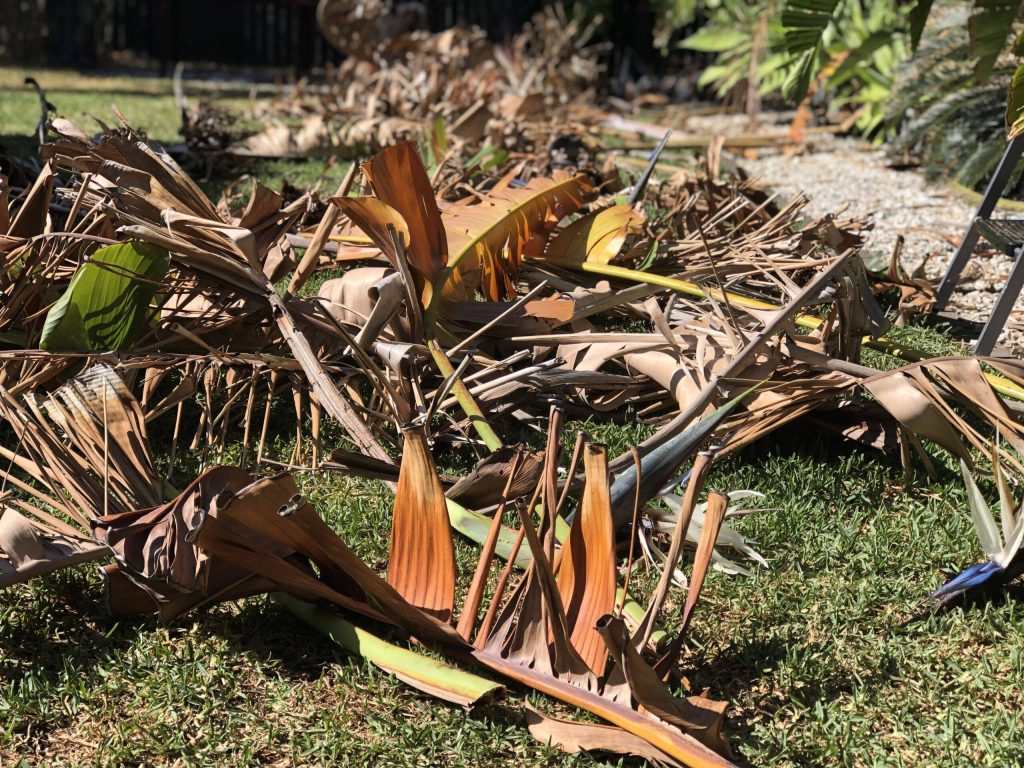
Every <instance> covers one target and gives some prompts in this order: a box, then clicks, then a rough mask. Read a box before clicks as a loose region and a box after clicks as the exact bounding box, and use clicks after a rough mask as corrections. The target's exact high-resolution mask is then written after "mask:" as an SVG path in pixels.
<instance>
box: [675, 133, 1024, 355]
mask: <svg viewBox="0 0 1024 768" xmlns="http://www.w3.org/2000/svg"><path fill="white" fill-rule="evenodd" d="M788 118H789V116H788V115H785V114H783V115H766V116H765V119H764V120H763V121H762V123H761V126H762V129H764V130H770V131H778V130H784V129H785V126H786V125H787V124H788V122H787V121H788ZM686 129H687V130H691V131H693V132H694V133H723V134H726V135H728V134H729V133H745V132H747V131H748V125H747V121H746V117H744V116H741V115H715V116H709V117H701V118H698V117H693V118H690V120H688V121H687V124H686ZM738 162H739V164H740V165H741V166H742V167H743V168H744V169H745V170H746V171H747V172H748V173H749V174H750V175H751V176H753V177H755V178H758V179H760V180H762V182H763V183H764V185H765V186H766V187H767V188H768V189H771V190H774V191H777V192H779V193H780V194H781V195H783V196H786V197H790V196H793V195H796V194H798V193H799V192H803V193H804V194H806V195H807V197H808V198H810V204H809V206H808V208H807V212H808V214H809V215H811V216H819V215H823V214H826V213H830V212H837V211H840V210H842V209H845V210H846V212H847V214H858V215H860V214H867V215H869V216H870V220H871V221H872V222H873V224H874V229H873V230H872V231H871V232H870V234H869V237H868V240H867V243H866V253H865V256H866V257H869V256H871V255H876V254H877V255H883V256H885V257H888V256H889V254H890V253H891V252H892V248H893V245H894V244H895V242H896V237H897V235H900V234H902V235H903V237H904V249H903V257H902V263H903V266H904V267H905V268H906V269H908V270H909V271H913V270H914V269H915V268H917V267H918V266H919V265H921V264H922V263H924V272H925V275H926V276H927V277H928V278H929V279H931V280H932V281H933V282H935V283H936V284H937V283H938V281H939V279H940V278H941V277H942V275H943V274H945V271H946V267H947V266H948V264H949V261H950V259H952V257H953V253H954V252H955V250H956V245H955V244H956V243H958V242H959V240H960V238H961V237H962V236H963V233H964V231H965V230H966V228H967V224H968V222H969V221H970V220H971V217H972V216H973V215H974V211H975V207H976V206H975V205H974V204H971V203H970V202H969V201H967V200H965V199H964V198H963V197H961V196H960V195H958V194H956V193H954V192H952V191H951V190H950V189H948V188H947V187H946V185H945V184H943V183H941V182H939V183H936V182H929V181H927V180H926V179H925V178H924V176H923V175H922V174H921V173H919V172H918V171H915V170H896V169H894V168H890V167H888V166H887V164H886V159H885V156H884V153H883V152H882V151H881V150H880V149H878V148H876V147H873V146H872V145H870V144H868V143H867V142H864V141H861V140H858V139H854V138H847V137H834V136H825V137H815V140H814V141H813V143H812V144H811V145H810V146H809V147H808V148H807V149H806V151H804V152H803V153H802V154H795V155H792V156H787V154H786V153H785V152H782V151H779V150H774V149H768V150H757V151H756V154H755V153H749V154H748V156H746V157H743V158H740V159H739V161H738ZM1017 215H1020V214H1017ZM1011 266H1012V259H1011V258H1010V257H1008V256H1006V255H1004V254H1002V253H994V252H992V251H990V250H984V251H980V252H977V253H975V255H974V257H973V258H972V260H971V261H970V263H969V264H968V266H967V268H966V269H965V270H964V272H963V275H962V276H961V279H960V284H959V286H958V289H957V291H956V292H955V293H954V294H953V298H952V300H951V301H950V304H949V307H948V309H949V311H950V312H955V313H956V314H958V315H959V316H961V317H964V318H967V319H970V320H984V319H986V318H987V317H988V314H989V313H990V312H991V309H992V306H993V305H994V304H995V301H996V299H997V298H998V296H999V290H1000V289H1001V288H1002V286H1003V284H1004V283H1005V281H1006V279H1007V278H1008V277H1009V274H1010V267H1011ZM1007 326H1008V330H1006V331H1004V333H1003V336H1002V337H1001V339H1000V344H1001V345H1003V346H1007V347H1009V348H1011V349H1012V350H1013V351H1014V353H1015V354H1018V355H1019V354H1021V353H1022V352H1024V330H1022V329H1024V299H1018V300H1017V304H1016V306H1015V308H1014V311H1013V313H1012V314H1011V316H1010V320H1009V322H1008V323H1007ZM1014 326H1017V327H1014Z"/></svg>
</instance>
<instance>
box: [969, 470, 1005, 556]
mask: <svg viewBox="0 0 1024 768" xmlns="http://www.w3.org/2000/svg"><path fill="white" fill-rule="evenodd" d="M960 473H961V474H962V475H963V476H964V485H966V486H967V503H968V504H969V505H970V507H971V519H972V520H974V529H975V530H976V531H977V533H978V540H979V541H980V542H981V549H982V551H984V553H985V556H986V557H988V558H989V559H990V560H997V559H998V558H999V555H1000V554H1001V553H1002V549H1003V542H1002V541H1001V540H1000V538H999V528H997V527H996V521H995V518H993V517H992V513H991V512H990V511H989V508H988V504H986V503H985V497H984V496H982V495H981V491H980V490H979V489H978V484H977V483H975V482H974V478H973V477H971V470H970V469H968V467H967V462H965V461H964V460H963V459H960Z"/></svg>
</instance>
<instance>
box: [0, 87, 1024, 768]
mask: <svg viewBox="0 0 1024 768" xmlns="http://www.w3.org/2000/svg"><path fill="white" fill-rule="evenodd" d="M45 74H46V73H43V75H45ZM43 75H39V74H38V73H37V76H38V77H39V79H40V80H41V81H43V82H44V84H45V77H44V76H43ZM21 76H22V75H21V73H19V72H13V71H10V70H8V71H6V72H4V71H0V83H4V82H7V81H10V82H20V80H18V79H17V78H19V77H21ZM5 78H6V80H5ZM59 82H63V83H64V85H63V86H62V87H63V88H71V87H74V86H75V82H74V81H73V80H69V79H68V78H66V77H65V81H59ZM88 84H89V83H85V85H88ZM93 85H95V86H97V87H98V86H99V85H104V86H105V87H107V88H108V89H111V90H108V91H98V90H94V91H93V92H91V93H89V94H84V95H81V94H79V95H76V94H73V93H71V92H70V91H68V92H67V93H64V92H63V91H62V90H60V89H58V90H57V91H55V92H53V93H51V100H52V101H54V102H55V103H57V105H58V107H60V108H61V111H62V112H64V113H65V114H69V115H71V113H72V111H73V110H79V111H84V112H94V113H100V112H102V110H103V109H104V106H103V105H105V104H106V103H108V102H109V101H110V100H111V97H112V96H113V95H117V101H118V103H119V104H120V106H121V107H122V109H123V110H124V111H125V112H126V114H128V116H129V118H131V119H139V120H140V125H142V126H144V127H146V128H147V130H148V131H149V132H150V133H151V135H152V136H154V137H156V138H159V139H161V140H165V141H174V140H175V132H176V129H177V115H176V112H175V111H174V110H173V104H172V103H171V99H170V95H169V93H170V91H169V88H165V87H164V85H161V84H160V82H159V81H155V80H146V81H144V82H139V81H134V80H128V81H125V82H121V81H120V80H117V81H115V82H107V81H102V82H99V81H98V82H97V83H93ZM142 88H146V89H151V90H152V91H153V92H154V95H137V98H138V99H139V101H138V102H134V101H125V100H124V99H126V98H127V97H126V96H124V95H119V94H120V92H121V91H125V90H133V89H134V90H139V89H142ZM113 91H118V94H114V93H113ZM72 97H74V98H72ZM132 98H133V99H134V98H136V96H133V97H132ZM133 110H134V112H133ZM135 115H137V116H138V117H137V118H136V117H135ZM34 121H35V101H34V96H30V95H25V94H20V93H14V94H11V98H7V97H5V99H3V100H0V134H3V135H4V136H7V135H16V134H19V133H22V134H25V135H29V134H31V132H32V130H33V126H34ZM146 121H148V122H146ZM5 142H6V140H5ZM322 169H323V164H322V163H268V164H266V165H264V166H262V167H261V168H257V169H256V170H255V171H254V173H255V175H257V176H259V177H260V178H261V179H263V180H265V181H269V183H271V184H272V185H274V184H278V183H280V181H281V180H282V179H284V178H287V177H289V175H293V176H294V178H295V179H296V180H298V181H299V182H301V180H304V179H308V178H309V176H308V175H306V174H313V175H314V176H315V175H316V174H318V173H319V172H320V171H321V170H322ZM337 170H338V169H329V173H335V171H337ZM341 171H342V172H343V169H341ZM332 178H333V177H332ZM222 183H223V180H222V179H215V180H213V181H212V182H211V184H213V185H216V184H222ZM334 183H335V184H336V183H337V182H336V181H334ZM211 188H213V187H211ZM894 336H895V337H896V338H897V339H898V340H901V341H904V342H907V343H913V344H915V345H916V346H927V347H928V349H929V350H930V351H933V352H934V353H948V352H950V351H954V350H955V349H956V344H955V342H952V341H951V340H949V339H947V338H944V337H941V336H939V335H938V334H935V333H934V332H932V331H928V330H924V329H916V328H910V329H901V330H898V331H896V332H895V333H894ZM865 360H866V361H870V364H873V365H880V366H881V365H888V364H890V363H891V361H890V362H886V360H884V359H882V356H878V355H874V356H873V357H872V356H868V355H866V356H865ZM290 409H291V405H290V404H289V403H287V402H284V401H283V400H282V402H280V403H278V405H277V410H275V416H274V419H273V425H274V432H273V434H272V435H271V448H270V450H271V454H272V455H274V456H277V457H284V456H287V455H288V454H289V453H290V450H291V440H292V435H293V424H291V423H290V422H289V418H290ZM307 426H308V425H307ZM326 429H327V434H326V436H325V442H326V444H327V445H328V446H330V445H333V444H335V441H336V440H337V439H338V437H339V433H338V431H337V430H336V429H334V428H333V427H328V428H326ZM579 429H583V430H585V431H587V432H588V433H589V434H590V435H591V436H592V437H594V438H595V439H598V440H601V441H604V442H607V443H608V444H609V445H610V447H611V450H612V452H613V453H617V452H619V451H620V450H622V449H623V448H624V447H625V446H626V444H627V443H629V442H637V441H640V440H642V439H644V438H645V437H647V436H648V435H649V434H650V428H649V427H645V426H643V425H638V424H635V423H630V424H627V425H624V426H616V425H613V424H608V423H606V422H602V421H600V420H596V419H589V420H587V421H585V422H578V421H574V422H570V423H568V424H567V425H566V427H565V430H564V434H565V435H566V438H567V440H571V437H572V436H573V435H574V433H575V432H576V431H577V430H579ZM163 439H165V438H164V436H162V435H161V434H157V435H155V440H156V442H158V443H160V441H161V440H163ZM237 454H238V452H237V450H235V449H233V450H232V451H230V452H229V454H228V456H227V457H226V458H227V459H231V458H233V457H237ZM159 456H160V453H159V452H158V457H159ZM185 459H186V460H187V461H186V462H185V464H183V465H180V466H179V467H178V468H176V469H177V470H178V474H176V476H175V480H176V481H177V482H182V481H184V480H185V479H186V478H187V476H188V474H189V472H191V471H192V469H193V468H194V467H193V466H192V464H194V463H195V461H196V460H197V457H185ZM438 459H439V462H440V463H441V464H442V465H443V466H444V467H445V468H451V469H457V468H459V467H464V466H465V465H466V462H467V461H468V460H469V457H468V456H467V455H462V454H460V455H451V454H446V455H442V456H439V457H438ZM190 462H191V463H190ZM937 466H938V469H939V478H938V480H936V481H930V480H927V479H926V478H924V476H923V473H919V479H918V481H917V484H916V485H913V486H911V487H904V485H903V482H904V480H903V472H902V470H901V468H900V467H899V465H898V462H896V461H895V460H893V459H890V458H887V457H884V456H882V455H879V454H876V453H872V452H869V451H866V450H862V449H860V448H857V447H854V446H851V445H848V444H844V443H841V442H839V441H838V439H835V438H832V437H830V436H827V435H824V434H819V433H817V432H816V431H815V429H814V428H813V427H810V426H806V425H794V426H790V427H787V428H785V429H784V430H782V431H781V432H779V433H777V434H776V435H774V436H772V437H770V438H768V439H766V440H763V441H761V442H759V443H757V444H755V445H752V446H750V447H748V448H747V449H745V450H744V451H742V452H741V453H740V454H738V455H736V456H734V457H731V458H729V459H727V460H725V461H723V462H722V463H721V464H720V465H718V466H716V468H715V469H714V471H713V473H712V475H711V477H710V480H709V485H710V486H711V487H714V488H719V489H722V490H732V489H740V488H752V489H755V490H759V491H762V492H763V493H765V494H766V495H767V498H766V499H765V502H764V503H765V506H766V507H768V509H767V510H766V511H762V512H759V513H757V514H754V515H751V516H749V517H746V518H743V519H741V520H738V521H736V522H735V525H736V527H737V528H739V529H740V530H741V531H742V532H743V533H745V534H746V535H747V536H749V537H751V538H753V539H755V540H756V542H757V547H758V549H759V550H760V551H761V552H762V553H763V554H764V555H765V556H766V557H767V558H768V560H769V561H770V564H771V568H770V569H768V570H758V571H755V573H754V575H753V576H752V577H751V578H737V577H728V576H725V575H724V574H721V573H717V572H714V573H712V574H711V576H710V577H709V580H708V584H707V585H706V588H705V592H704V598H703V602H702V604H701V605H700V607H699V609H698V613H697V617H696V619H695V621H694V623H693V625H692V629H691V639H690V644H689V647H688V649H687V653H686V656H685V659H684V666H685V669H686V672H687V676H688V678H689V681H690V685H691V687H692V689H694V690H703V689H705V688H706V689H707V690H708V692H709V694H710V695H711V696H713V697H715V698H722V699H726V700H728V701H729V702H730V703H731V708H730V711H729V724H728V734H729V737H730V739H731V741H732V744H733V748H734V750H735V753H736V759H737V761H738V762H739V763H740V764H741V765H751V766H753V765H757V766H764V765H779V766H819V765H844V766H846V765H849V766H853V765H857V766H861V765H864V766H867V765H872V766H874V765H878V766H908V767H910V766H921V765H929V766H965V767H966V766H975V765H1018V764H1021V763H1024V733H1022V730H1024V728H1022V725H1021V723H1022V722H1024V721H1022V720H1021V717H1020V712H1021V711H1022V709H1024V693H1022V692H1021V687H1020V684H1019V681H1020V680H1021V679H1022V677H1024V609H1022V607H1021V605H1020V603H1019V598H1020V593H1019V592H1017V591H1014V592H1011V593H1010V594H1009V595H1007V596H1006V597H1005V598H1003V599H999V600H995V601H992V602H989V603H983V604H979V605H974V606H970V607H968V608H964V609H960V608H957V609H953V610H950V611H947V612H945V613H942V614H938V615H932V614H931V613H930V612H929V611H928V606H927V605H926V603H925V601H924V596H925V595H926V594H927V593H928V592H929V591H930V590H932V589H934V588H935V587H936V586H938V585H939V584H940V583H941V582H942V580H943V578H944V576H945V574H947V573H948V572H950V571H953V570H959V569H960V568H962V567H964V566H965V565H967V564H969V563H971V562H974V561H975V560H976V559H978V558H979V557H980V551H979V548H978V546H977V544H976V541H975V538H974V534H973V531H972V527H971V524H970V521H969V519H968V517H967V515H966V514H965V507H966V502H965V498H964V491H963V488H962V485H961V482H960V480H959V478H958V475H957V474H956V472H955V471H954V467H953V465H952V464H951V463H950V462H943V461H939V462H937ZM300 483H301V485H302V487H303V492H304V493H305V494H306V495H307V497H308V498H309V499H310V500H311V501H312V502H313V503H314V504H315V505H316V507H317V509H318V510H319V511H320V512H321V514H323V515H324V517H325V518H326V519H327V520H328V521H329V522H330V524H331V525H332V526H333V527H334V529H335V530H336V531H337V532H338V533H339V534H340V535H341V536H342V537H343V538H344V539H345V540H346V541H348V542H349V543H350V545H351V546H353V548H355V550H356V551H357V552H358V553H359V554H360V555H361V556H362V557H364V558H365V559H366V560H367V562H368V563H370V564H371V566H373V567H375V568H377V569H383V567H384V566H385V562H386V557H387V548H388V540H387V530H388V522H389V514H390V509H389V499H388V495H387V493H386V492H385V490H384V489H383V487H382V486H380V485H379V484H377V483H373V482H360V481H357V480H354V479H351V478H346V477H343V476H341V475H338V474H334V475H328V476H318V477H310V476H305V475H304V476H301V477H300ZM472 557H473V550H472V548H471V547H470V546H468V545H466V544H465V543H460V544H459V546H458V559H459V564H460V568H461V570H462V574H463V578H466V573H467V571H468V569H469V567H470V566H471V563H472ZM635 586H636V589H637V591H639V592H641V593H642V592H644V591H645V590H646V589H648V588H649V587H650V576H649V575H644V574H643V573H641V574H640V575H639V576H638V581H637V582H636V584H635ZM677 598H678V595H673V600H675V599H677ZM673 605H675V607H678V604H677V603H673ZM668 623H669V624H670V625H671V624H672V623H673V622H671V621H669V622H668ZM524 696H526V692H524V691H523V690H521V689H517V688H515V687H513V689H512V697H511V701H512V703H514V702H515V701H517V700H520V699H522V698H523V697H524ZM531 701H533V702H534V703H535V704H537V705H538V706H541V707H543V708H546V709H548V711H554V712H558V711H561V710H560V709H559V708H558V707H557V706H555V705H554V704H553V703H552V702H551V701H549V700H546V699H544V698H543V697H532V698H531ZM19 761H22V764H24V765H69V766H70V765H75V766H78V765H110V766H121V765H142V764H145V765H172V764H173V765H210V764H218V765H255V764H260V765H293V764H302V765H345V764H350V765H368V766H369V765H396V766H406V765H409V766H435V765H443V766H483V767H490V766H518V765H545V766H588V765H616V764H623V765H635V764H636V763H631V762H616V761H611V762H603V761H602V760H600V759H597V758H594V757H590V756H586V755H577V756H566V755H562V754H561V753H558V752H556V751H553V750H551V749H548V748H546V747H544V746H542V745H539V744H537V743H536V742H534V741H533V740H532V739H531V738H530V737H529V735H528V733H527V732H526V730H525V728H524V727H522V725H521V724H520V723H519V722H518V719H517V716H516V714H515V711H514V708H512V707H506V706H492V707H488V708H485V709H484V710H482V711H478V712H474V713H465V712H463V711H462V710H460V709H458V708H455V707H452V706H448V705H445V704H442V703H438V702H436V701H434V700H432V699H429V698H427V697H425V696H423V695H421V694H418V693H416V692H415V691H412V690H411V689H409V688H407V687H405V686H404V685H403V684H401V683H399V682H397V681H396V680H394V679H393V678H391V677H389V676H387V675H385V674H383V673H381V672H380V671H378V670H376V669H374V668H373V667H371V666H369V665H367V664H366V663H364V662H362V661H361V660H360V659H358V658H355V657H353V656H351V655H349V654H347V653H345V652H344V651H343V650H342V649H340V648H339V647H338V646H336V645H334V644H333V643H331V642H329V641H328V640H326V639H325V638H323V637H321V636H320V635H318V634H317V633H316V632H315V631H313V630H311V629H310V628H308V627H307V626H306V625H304V624H302V623H301V622H299V621H298V620H297V619H294V618H293V617H292V616H291V615H290V614H288V613H287V612H286V611H285V610H283V609H282V608H280V607H279V606H277V605H275V604H274V603H272V602H270V601H269V600H268V599H266V598H262V597H260V598H251V599H248V600H244V601H241V602H240V603H238V604H237V605H221V606H217V607H214V608H210V609H208V610H204V611H200V612H198V613H196V614H195V615H192V616H188V617H185V618H182V619H180V620H178V621H175V622H171V623H169V624H161V623H160V622H157V621H155V620H152V619H138V620H130V621H124V620H123V621H115V620H113V619H111V618H110V617H109V616H108V615H107V613H106V611H105V608H104V606H103V591H102V585H101V582H100V579H99V577H98V575H97V573H96V571H95V569H94V568H92V567H81V568H77V569H74V570H71V571H67V572H64V573H61V574H58V575H54V576H51V577H48V578H43V579H40V580H37V581H35V582H33V583H31V584H28V585H21V586H17V587H14V588H11V589H8V590H5V591H3V592H0V762H2V763H3V764H4V765H14V764H18V763H19Z"/></svg>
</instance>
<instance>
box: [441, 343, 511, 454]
mask: <svg viewBox="0 0 1024 768" xmlns="http://www.w3.org/2000/svg"><path fill="white" fill-rule="evenodd" d="M427 349H429V350H430V356H431V357H433V358H434V364H435V365H436V366H437V369H438V370H439V371H440V372H441V375H442V376H444V377H445V378H448V377H449V376H452V375H454V373H455V367H454V366H453V365H452V361H451V360H449V359H448V355H447V354H445V351H444V350H443V349H441V345H440V344H438V343H437V339H434V338H429V339H427ZM452 394H453V395H455V399H457V400H458V401H459V405H461V406H462V410H463V411H465V413H466V416H468V417H469V423H470V424H472V425H473V429H475V430H476V433H477V434H478V435H480V439H481V440H483V441H484V445H486V446H487V448H488V449H489V450H490V451H492V452H493V451H496V450H498V449H499V448H501V446H502V442H501V438H500V437H498V435H497V434H496V433H495V431H494V430H493V429H492V428H491V425H490V424H488V423H487V419H486V418H484V413H483V411H481V410H480V406H479V405H477V403H476V400H474V399H473V395H472V394H470V392H469V388H468V387H466V384H465V382H463V381H462V379H458V378H457V379H455V383H454V384H453V385H452Z"/></svg>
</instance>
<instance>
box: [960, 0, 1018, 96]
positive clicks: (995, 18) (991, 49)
mask: <svg viewBox="0 0 1024 768" xmlns="http://www.w3.org/2000/svg"><path fill="white" fill-rule="evenodd" d="M1020 11H1021V0H974V13H973V14H972V15H971V17H970V18H969V19H968V20H967V29H968V30H969V31H970V33H971V51H972V52H973V53H974V55H975V56H976V57H977V61H976V62H975V64H974V76H975V78H976V79H977V81H978V82H984V81H985V80H987V79H988V76H989V75H991V74H992V68H993V67H994V66H995V63H996V59H998V58H999V54H1000V53H1002V51H1003V49H1004V48H1005V47H1006V38H1007V36H1008V35H1009V34H1010V33H1011V32H1012V31H1013V24H1014V22H1015V21H1016V20H1017V17H1018V16H1019V15H1020Z"/></svg>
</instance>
